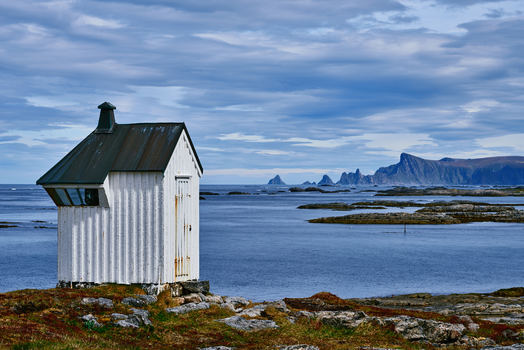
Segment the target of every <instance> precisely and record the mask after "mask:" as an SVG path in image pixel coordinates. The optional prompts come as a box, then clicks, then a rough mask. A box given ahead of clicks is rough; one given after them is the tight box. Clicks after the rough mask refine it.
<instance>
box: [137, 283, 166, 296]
mask: <svg viewBox="0 0 524 350" xmlns="http://www.w3.org/2000/svg"><path fill="white" fill-rule="evenodd" d="M142 289H143V290H144V292H146V293H147V294H148V295H159V294H160V293H162V292H163V291H165V290H167V289H169V284H167V283H164V284H154V283H149V284H143V285H142Z"/></svg>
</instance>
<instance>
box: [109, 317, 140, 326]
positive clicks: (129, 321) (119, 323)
mask: <svg viewBox="0 0 524 350" xmlns="http://www.w3.org/2000/svg"><path fill="white" fill-rule="evenodd" d="M115 324H116V325H117V326H120V327H123V328H139V327H140V324H139V323H138V322H136V320H134V319H128V318H126V319H125V320H119V321H116V322H115Z"/></svg>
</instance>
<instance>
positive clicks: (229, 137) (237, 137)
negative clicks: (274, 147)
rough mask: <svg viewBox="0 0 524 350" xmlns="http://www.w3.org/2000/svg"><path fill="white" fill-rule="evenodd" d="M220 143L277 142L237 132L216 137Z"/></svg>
mask: <svg viewBox="0 0 524 350" xmlns="http://www.w3.org/2000/svg"><path fill="white" fill-rule="evenodd" d="M217 139H219V140H222V141H246V142H277V141H279V140H278V139H268V138H265V137H264V136H261V135H246V134H242V133H238V132H234V133H231V134H223V135H220V136H218V137H217Z"/></svg>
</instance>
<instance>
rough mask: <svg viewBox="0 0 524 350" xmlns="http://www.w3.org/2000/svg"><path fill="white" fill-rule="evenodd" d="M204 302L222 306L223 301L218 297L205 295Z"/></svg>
mask: <svg viewBox="0 0 524 350" xmlns="http://www.w3.org/2000/svg"><path fill="white" fill-rule="evenodd" d="M204 301H206V302H208V303H214V304H222V302H223V300H222V297H221V296H220V295H206V296H205V298H204Z"/></svg>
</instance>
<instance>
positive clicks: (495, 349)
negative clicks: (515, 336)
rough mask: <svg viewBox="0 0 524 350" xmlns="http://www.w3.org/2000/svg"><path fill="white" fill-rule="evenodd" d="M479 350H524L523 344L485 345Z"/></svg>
mask: <svg viewBox="0 0 524 350" xmlns="http://www.w3.org/2000/svg"><path fill="white" fill-rule="evenodd" d="M481 350H524V344H513V345H508V346H501V345H495V346H486V347H483V348H482V349H481Z"/></svg>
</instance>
